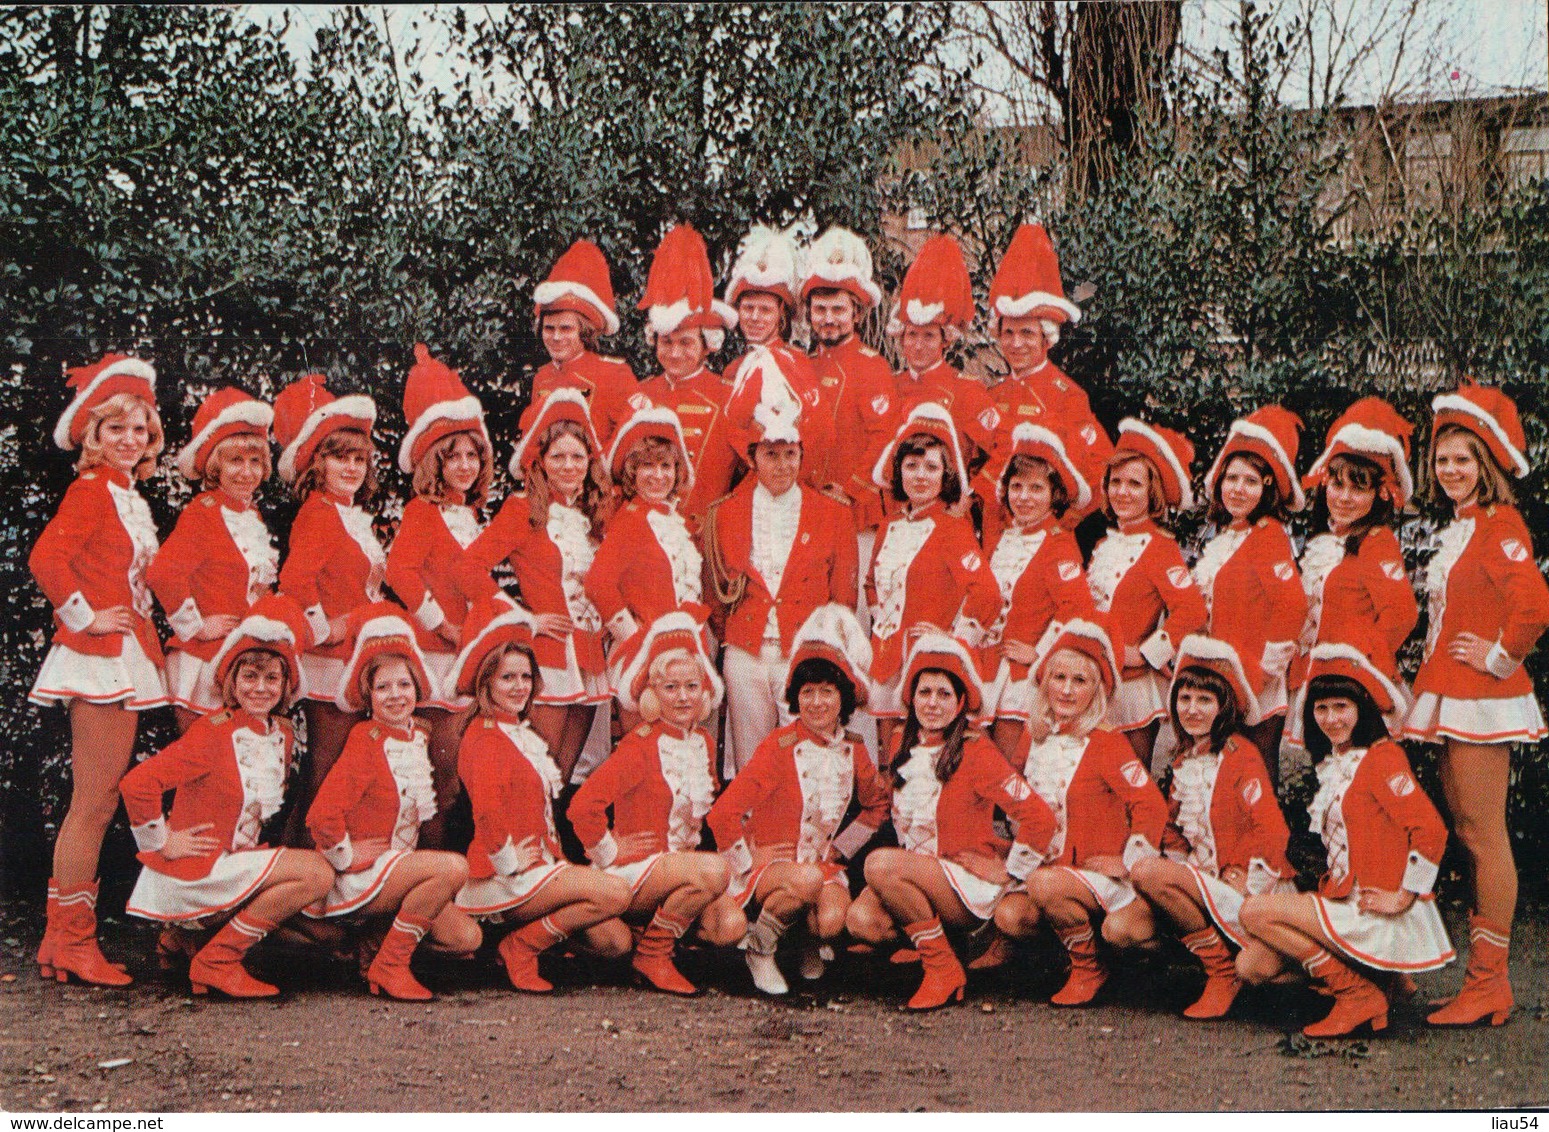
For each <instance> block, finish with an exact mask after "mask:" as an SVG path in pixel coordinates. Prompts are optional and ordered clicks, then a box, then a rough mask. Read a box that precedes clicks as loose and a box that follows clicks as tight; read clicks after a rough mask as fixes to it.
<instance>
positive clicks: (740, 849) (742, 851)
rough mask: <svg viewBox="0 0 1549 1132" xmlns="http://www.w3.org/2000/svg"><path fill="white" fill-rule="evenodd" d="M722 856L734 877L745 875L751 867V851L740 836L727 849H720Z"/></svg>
mask: <svg viewBox="0 0 1549 1132" xmlns="http://www.w3.org/2000/svg"><path fill="white" fill-rule="evenodd" d="M721 856H722V858H724V859H725V861H726V867H727V868H729V869H730V870H731V875H732V876H734V877H741V876H747V875H748V873H749V872H751V871H752V869H753V851H752V850H751V849H749V848H748V843H747V842H746V841H745V840H743V839H742V838H740V837H739V838H738V839H737V843H736V844H735V845H733V846H731V847H730V848H728V849H723V850H722V851H721Z"/></svg>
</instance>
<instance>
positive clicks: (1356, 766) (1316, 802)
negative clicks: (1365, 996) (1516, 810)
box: [1307, 739, 1455, 971]
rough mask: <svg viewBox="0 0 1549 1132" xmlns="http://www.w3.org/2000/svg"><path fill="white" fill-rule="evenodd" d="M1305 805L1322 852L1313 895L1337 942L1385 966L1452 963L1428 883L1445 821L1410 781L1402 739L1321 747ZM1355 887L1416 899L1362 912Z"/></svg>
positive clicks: (1442, 844)
mask: <svg viewBox="0 0 1549 1132" xmlns="http://www.w3.org/2000/svg"><path fill="white" fill-rule="evenodd" d="M1307 813H1308V814H1309V815H1310V816H1311V818H1312V829H1313V831H1314V832H1315V833H1317V834H1318V836H1320V837H1321V838H1322V839H1323V845H1324V847H1325V849H1327V851H1328V871H1327V872H1326V873H1324V874H1323V877H1322V879H1321V880H1319V881H1318V891H1317V892H1316V893H1314V894H1313V899H1314V900H1315V901H1316V902H1317V908H1318V919H1319V922H1320V923H1321V924H1322V926H1323V930H1324V931H1325V932H1326V933H1327V934H1328V937H1329V939H1330V940H1332V941H1333V942H1334V944H1335V945H1336V946H1337V947H1338V948H1339V950H1340V951H1342V952H1343V953H1344V954H1345V955H1346V956H1348V957H1349V958H1351V959H1353V960H1355V961H1356V962H1357V963H1364V964H1365V965H1366V966H1368V967H1376V968H1378V969H1379V970H1384V971H1431V970H1434V969H1436V968H1437V967H1443V966H1446V965H1447V964H1448V963H1450V962H1452V960H1453V958H1454V955H1455V953H1454V952H1453V950H1452V944H1451V942H1450V941H1449V940H1448V939H1447V929H1446V928H1445V927H1444V926H1443V925H1442V922H1441V916H1440V914H1438V913H1437V911H1436V900H1435V895H1434V893H1433V892H1432V891H1431V890H1432V888H1433V886H1434V885H1435V884H1436V873H1437V871H1438V869H1439V868H1440V862H1441V855H1442V851H1443V850H1444V849H1445V848H1446V846H1447V827H1446V826H1445V825H1444V824H1443V823H1442V820H1441V815H1440V814H1438V813H1437V812H1436V807H1435V806H1433V805H1432V804H1431V800H1430V799H1429V798H1427V797H1426V796H1425V791H1423V790H1421V789H1420V786H1419V784H1418V783H1416V782H1415V779H1414V773H1413V772H1412V771H1411V770H1410V767H1409V760H1408V759H1407V758H1405V757H1404V751H1403V748H1401V747H1400V746H1399V745H1398V744H1397V743H1394V742H1392V741H1391V740H1388V739H1383V740H1381V741H1380V742H1378V743H1376V744H1374V745H1373V746H1372V747H1370V748H1369V749H1363V748H1359V747H1357V748H1354V749H1352V750H1349V751H1346V752H1345V753H1344V754H1330V755H1328V756H1327V757H1326V758H1325V759H1324V760H1323V761H1322V762H1321V763H1319V764H1318V792H1317V794H1316V795H1315V796H1314V797H1313V800H1312V804H1311V805H1310V806H1308V807H1307ZM1363 888H1366V889H1374V890H1377V891H1382V892H1397V891H1399V890H1404V891H1407V892H1413V893H1414V894H1415V895H1416V896H1417V899H1416V900H1415V902H1414V903H1413V904H1412V905H1410V907H1409V910H1408V911H1407V912H1405V913H1403V914H1402V915H1398V916H1384V915H1379V914H1378V913H1375V912H1363V911H1361V909H1360V906H1359V904H1360V895H1361V890H1362V889H1363Z"/></svg>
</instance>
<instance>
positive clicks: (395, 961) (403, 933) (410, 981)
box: [366, 910, 436, 1002]
mask: <svg viewBox="0 0 1549 1132" xmlns="http://www.w3.org/2000/svg"><path fill="white" fill-rule="evenodd" d="M429 930H430V921H429V920H427V919H424V918H423V917H421V916H411V915H409V914H408V913H407V912H404V911H401V910H400V911H399V913H398V915H397V916H396V917H394V918H393V926H392V928H391V929H389V930H388V933H387V934H386V935H385V936H383V937H382V946H381V947H379V948H377V953H376V958H375V959H373V960H372V961H371V967H370V969H368V970H367V971H366V983H367V984H368V985H369V986H370V987H371V993H372V994H386V995H387V996H388V997H389V998H397V999H403V1000H404V1001H406V1002H429V1001H430V1000H431V999H433V998H435V997H436V996H435V995H433V994H431V993H430V992H429V991H428V990H426V989H425V988H424V987H423V986H421V985H420V983H419V982H418V981H417V980H416V979H415V978H414V975H413V974H412V973H411V972H410V970H409V960H410V959H412V958H413V957H414V949H415V948H416V947H418V946H419V945H420V940H422V939H424V938H425V933H426V932H428V931H429Z"/></svg>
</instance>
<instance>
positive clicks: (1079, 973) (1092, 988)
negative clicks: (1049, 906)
mask: <svg viewBox="0 0 1549 1132" xmlns="http://www.w3.org/2000/svg"><path fill="white" fill-rule="evenodd" d="M1055 934H1056V935H1058V936H1059V937H1060V942H1061V943H1063V944H1064V945H1065V951H1066V952H1067V953H1068V954H1069V955H1070V977H1069V978H1068V979H1066V980H1065V985H1064V986H1063V987H1061V988H1060V989H1059V991H1058V992H1057V993H1056V994H1055V995H1054V997H1053V998H1051V999H1049V1001H1050V1002H1051V1003H1053V1004H1054V1005H1055V1006H1086V1005H1087V1004H1088V1003H1090V1002H1091V1001H1092V1000H1093V999H1094V998H1096V997H1097V992H1098V991H1100V990H1102V989H1103V984H1104V983H1106V982H1107V981H1108V969H1107V968H1106V967H1104V966H1103V964H1102V961H1101V960H1099V959H1098V958H1097V936H1096V933H1095V932H1094V931H1093V930H1092V925H1091V924H1082V925H1081V926H1080V927H1077V928H1056V929H1055Z"/></svg>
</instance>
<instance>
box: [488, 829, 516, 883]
mask: <svg viewBox="0 0 1549 1132" xmlns="http://www.w3.org/2000/svg"><path fill="white" fill-rule="evenodd" d="M518 860H520V858H519V857H518V856H517V854H516V846H515V845H513V844H512V843H511V838H510V837H509V836H508V837H507V838H506V843H505V844H504V845H502V846H501V847H500V848H499V849H497V850H496V851H495V852H493V853H491V854H490V855H489V863H490V864H492V865H494V866H495V871H496V872H497V873H499V874H500V875H501V876H503V877H508V876H510V875H512V874H513V873H515V872H516V865H517V862H518Z"/></svg>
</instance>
